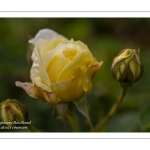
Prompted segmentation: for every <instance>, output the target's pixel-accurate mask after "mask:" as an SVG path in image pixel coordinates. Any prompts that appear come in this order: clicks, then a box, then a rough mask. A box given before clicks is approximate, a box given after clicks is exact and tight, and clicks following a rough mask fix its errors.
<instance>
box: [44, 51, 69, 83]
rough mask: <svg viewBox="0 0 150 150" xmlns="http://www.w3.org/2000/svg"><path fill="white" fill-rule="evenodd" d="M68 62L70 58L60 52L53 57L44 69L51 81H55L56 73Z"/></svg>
mask: <svg viewBox="0 0 150 150" xmlns="http://www.w3.org/2000/svg"><path fill="white" fill-rule="evenodd" d="M69 62H70V60H69V59H67V58H66V57H65V56H64V55H63V54H62V53H60V54H57V55H56V56H54V57H53V59H52V60H51V62H50V63H49V66H48V67H47V70H46V71H47V74H48V76H49V78H50V80H51V83H55V82H56V80H57V77H58V75H59V74H60V72H61V71H62V69H63V68H64V67H65V66H66V65H67V64H68V63H69Z"/></svg>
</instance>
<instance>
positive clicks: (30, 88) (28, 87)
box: [15, 81, 43, 99]
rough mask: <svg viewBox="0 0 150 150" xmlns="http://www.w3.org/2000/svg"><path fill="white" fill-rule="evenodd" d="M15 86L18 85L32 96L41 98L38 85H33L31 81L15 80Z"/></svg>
mask: <svg viewBox="0 0 150 150" xmlns="http://www.w3.org/2000/svg"><path fill="white" fill-rule="evenodd" d="M15 84H16V86H18V87H21V88H22V89H24V90H25V92H26V93H27V94H28V95H29V96H31V97H33V98H41V99H43V95H42V93H41V91H40V90H39V88H38V87H36V86H34V85H33V84H32V83H30V82H24V83H23V82H19V81H16V82H15Z"/></svg>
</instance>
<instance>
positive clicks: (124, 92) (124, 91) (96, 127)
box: [94, 87, 127, 131]
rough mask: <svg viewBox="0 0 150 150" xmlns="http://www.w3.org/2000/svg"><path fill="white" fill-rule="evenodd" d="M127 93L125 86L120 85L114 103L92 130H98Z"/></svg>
mask: <svg viewBox="0 0 150 150" xmlns="http://www.w3.org/2000/svg"><path fill="white" fill-rule="evenodd" d="M126 93H127V88H123V87H121V91H120V95H119V97H118V99H117V101H116V102H115V103H114V105H113V106H112V107H111V109H110V111H109V112H108V114H107V115H106V116H105V117H104V118H103V119H102V120H101V121H100V122H99V123H98V124H97V125H96V126H95V128H94V131H98V130H99V129H100V128H101V127H102V126H103V125H104V124H105V123H106V122H107V121H108V120H109V119H110V118H111V117H112V116H113V115H114V113H115V112H116V110H117V108H118V106H119V104H120V103H121V102H122V101H123V99H124V97H125V95H126Z"/></svg>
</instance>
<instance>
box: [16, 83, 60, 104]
mask: <svg viewBox="0 0 150 150" xmlns="http://www.w3.org/2000/svg"><path fill="white" fill-rule="evenodd" d="M16 86H18V87H21V88H22V89H24V90H25V92H26V93H27V94H28V95H29V96H31V97H33V98H37V99H44V100H46V101H48V102H49V103H52V104H58V103H60V102H61V99H60V98H59V97H58V95H57V94H55V93H53V92H47V91H45V90H42V89H41V88H38V87H37V86H35V85H33V84H32V83H30V82H25V83H23V82H19V81H16Z"/></svg>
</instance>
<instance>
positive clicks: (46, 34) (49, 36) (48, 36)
mask: <svg viewBox="0 0 150 150" xmlns="http://www.w3.org/2000/svg"><path fill="white" fill-rule="evenodd" d="M57 37H61V38H64V39H66V37H64V36H63V35H60V34H58V33H57V32H55V31H53V30H51V29H42V30H39V32H38V33H37V34H36V35H35V37H34V38H33V39H31V40H29V43H31V44H36V43H37V41H38V40H39V39H45V40H49V41H52V40H53V39H54V38H57Z"/></svg>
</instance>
